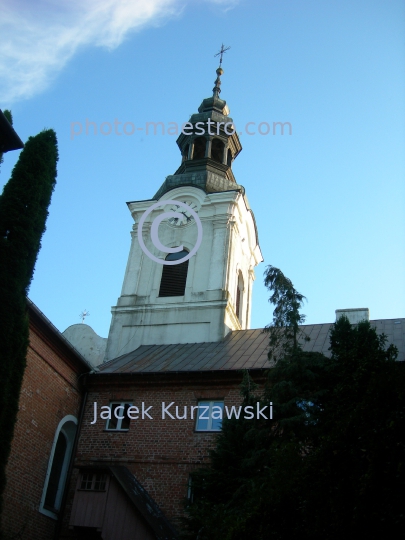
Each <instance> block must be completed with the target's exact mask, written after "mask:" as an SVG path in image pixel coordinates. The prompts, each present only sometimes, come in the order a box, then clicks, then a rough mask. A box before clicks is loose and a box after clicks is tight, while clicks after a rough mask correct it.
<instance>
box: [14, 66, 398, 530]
mask: <svg viewBox="0 0 405 540" xmlns="http://www.w3.org/2000/svg"><path fill="white" fill-rule="evenodd" d="M216 73H217V78H216V80H215V86H214V88H213V95H212V96H211V97H209V98H206V99H204V100H203V101H202V103H201V105H200V106H199V108H198V112H197V113H195V114H193V115H192V116H191V118H190V120H189V126H188V128H189V129H188V131H187V132H183V133H182V134H181V135H180V136H179V138H178V139H177V145H178V147H179V149H180V155H181V158H180V164H179V167H178V169H177V170H176V172H175V173H174V174H173V175H170V176H168V177H167V178H166V179H165V180H164V182H163V183H162V185H161V186H160V187H159V186H156V188H157V191H156V192H155V194H154V195H153V197H152V198H151V199H150V200H143V201H132V202H129V203H127V204H128V208H129V211H130V212H131V215H132V217H133V219H134V224H133V227H132V232H131V235H132V243H131V248H130V252H129V257H128V263H127V267H126V270H125V274H124V280H123V286H122V291H121V295H120V297H119V298H118V301H117V305H116V306H114V307H113V308H112V320H111V327H110V331H109V336H108V339H103V338H100V337H99V336H97V335H96V334H95V332H94V331H93V330H92V329H91V328H90V327H89V326H87V325H85V324H78V325H73V326H71V327H69V328H68V329H67V330H66V331H65V332H64V333H63V335H60V334H59V333H58V332H57V330H56V329H52V328H51V323H50V322H49V321H48V323H49V324H48V326H49V328H51V330H52V331H51V330H49V328H48V334H47V336H48V337H47V339H48V342H49V343H48V345H49V344H51V345H49V346H50V349H51V350H45V349H44V348H43V347H42V345H40V344H38V346H37V349H36V355H33V354H31V356H32V362H34V364H35V363H38V362H39V359H38V358H39V357H41V358H42V357H43V361H44V362H46V363H47V365H48V364H49V362H50V361H48V357H49V356H52V355H54V354H55V351H56V349H57V350H58V351H59V352H60V353H61V354H62V357H61V358H59V359H56V358H54V359H53V360H52V362H53V363H52V365H51V367H50V368H48V367H47V368H46V370H44V371H43V380H42V383H43V386H41V380H40V379H41V378H40V377H39V376H38V374H35V373H33V372H32V370H31V371H27V373H26V378H25V379H24V385H23V390H22V394H21V399H20V403H21V410H20V413H19V419H18V422H19V423H18V425H17V428H16V435H15V442H14V447H13V452H14V453H13V454H12V457H11V459H10V464H9V469H8V475H10V476H9V478H12V481H11V482H10V480H9V488H8V489H9V493H10V496H11V497H13V496H14V493H20V492H21V489H20V491H18V489H19V486H18V479H19V478H21V477H20V476H19V473H18V470H19V469H17V468H16V467H17V464H18V463H19V462H23V461H24V460H25V461H27V459H28V458H27V455H28V448H26V449H25V450H21V449H22V446H21V444H22V443H21V441H22V440H24V436H25V435H24V434H27V435H26V436H28V437H30V439H31V440H32V441H33V444H34V445H38V447H41V448H42V453H40V454H38V461H37V464H38V466H37V467H36V470H35V485H36V486H37V488H36V489H31V490H30V491H27V492H26V494H25V497H26V500H27V505H30V508H31V510H32V511H31V513H30V521H29V523H27V524H26V525H25V529H24V531H26V532H24V535H23V537H24V538H27V539H33V540H37V539H38V540H44V539H47V538H49V539H51V538H55V539H62V538H63V539H67V538H87V539H103V540H133V539H140V540H149V539H150V540H153V539H157V540H174V539H176V538H178V530H179V526H180V521H179V519H180V518H181V516H182V513H183V504H184V501H186V500H187V499H188V498H189V499H190V498H191V497H192V489H191V486H190V483H189V475H190V473H191V472H192V471H193V470H194V469H195V468H198V467H201V466H202V465H208V463H209V450H210V449H211V448H213V446H214V444H215V438H216V435H217V434H218V432H219V431H220V430H221V419H222V418H224V417H229V416H230V415H232V414H234V415H235V416H237V415H238V414H239V415H249V414H252V415H253V416H257V415H261V416H260V417H261V418H268V419H269V420H270V419H271V417H272V415H273V411H272V408H271V404H268V406H266V407H265V408H262V409H260V410H253V411H246V410H241V409H240V403H241V396H240V392H239V385H240V383H241V381H242V374H241V370H245V369H247V370H249V373H250V375H251V377H252V379H253V380H254V381H255V382H257V383H258V384H259V385H261V384H263V383H264V380H265V372H266V370H267V369H268V368H270V367H271V364H270V362H269V360H268V357H267V353H268V335H267V334H266V333H264V332H263V331H262V329H258V330H250V315H251V310H252V287H253V282H254V280H255V267H256V266H257V265H258V264H259V263H260V262H262V261H263V257H262V253H261V250H260V246H259V237H258V231H257V227H256V222H255V218H254V214H253V212H252V209H251V208H250V205H249V202H248V199H247V195H246V191H245V188H244V187H243V186H242V185H240V184H238V183H237V181H236V179H235V177H234V174H233V171H232V166H233V163H234V160H235V159H236V158H237V156H238V155H239V153H240V152H241V150H242V146H241V143H240V140H239V137H238V134H237V133H236V132H235V130H234V129H232V127H233V121H232V118H231V117H230V116H229V108H228V106H227V104H226V102H225V101H224V100H223V99H221V98H220V91H221V90H220V86H221V75H222V73H223V71H222V68H221V67H219V68H218V69H217V72H216ZM151 195H152V193H151ZM196 246H197V247H196ZM341 313H344V314H345V315H347V316H348V317H349V319H350V320H351V322H353V323H355V322H358V320H360V319H364V318H368V310H345V311H344V312H339V313H337V315H339V314H341ZM32 317H37V313H36V311H35V309H34V308H32ZM41 321H42V323H41V324H42V325H45V326H46V324H45V323H46V320H45V318H42V319H41ZM372 323H373V324H374V326H375V327H376V328H377V331H378V332H379V333H382V332H384V333H385V334H386V335H387V336H388V339H389V342H390V343H393V344H395V345H396V346H397V347H398V349H399V352H400V354H399V358H398V359H399V360H405V319H392V320H379V321H372ZM330 327H331V324H329V323H328V324H317V325H306V326H305V332H306V334H307V335H308V336H309V337H310V341H309V342H306V343H304V344H303V347H304V350H307V351H317V352H322V353H324V354H326V355H328V354H329V351H328V348H329V330H330ZM51 334H52V336H53V337H52V338H51V337H50V336H51ZM44 336H45V334H44ZM67 341H68V342H69V343H70V346H68V345H66V342H67ZM35 343H36V337H35V336H34V337H33V338H32V344H33V346H35ZM52 343H53V345H52ZM37 355H38V357H37ZM41 355H42V356H41ZM30 358H31V357H29V358H28V363H29V365H30ZM52 358H53V356H52ZM27 369H28V368H27ZM52 369H56V370H57V371H58V375H57V376H56V375H53V374H52V373H53V371H52ZM30 374H31V375H30ZM27 377H31V379H30V380H28V379H27ZM54 379H55V381H57V383H56V382H53V381H54ZM62 381H65V382H64V383H63V382H62ZM55 385H56V386H55ZM63 385H65V386H63ZM63 388H64V390H63ZM27 395H28V396H30V399H31V401H30V403H31V406H32V404H35V403H37V402H38V403H40V404H41V406H45V405H44V404H46V403H47V400H48V401H49V403H50V404H52V403H53V402H52V400H51V397H50V396H54V395H55V399H56V401H55V403H53V405H52V407H53V408H52V407H51V408H49V414H50V416H51V417H52V418H53V420H52V422H49V421H45V418H44V419H42V418H41V419H40V422H39V424H40V425H37V426H35V424H34V423H33V420H34V418H33V417H32V418H31V417H28V416H27V413H26V411H25V409H24V407H26V405H25V402H26V400H27V397H26V396H27ZM41 400H42V401H41ZM253 416H252V417H253ZM248 418H249V416H248ZM35 421H36V420H35ZM30 422H31V424H30ZM46 422H47V423H46ZM42 423H43V425H42ZM31 425H32V426H34V427H31ZM45 427H46V429H45ZM61 433H62V435H61ZM41 436H42V443H43V444H42V446H41V442H40V441H41ZM17 452H19V454H18V455H17ZM27 463H28V461H27ZM19 467H20V468H21V467H22V465H21V463H20V465H19ZM29 468H33V466H32V465H29ZM26 469H27V466H26V467H25V469H24V470H25V472H24V474H25V475H27V474H28V473H27V470H26ZM10 486H11V487H10ZM10 500H11V499H10ZM15 500H16V499H14V501H15ZM7 508H8V509H7V515H6V518H5V519H6V521H4V523H6V524H7V527H8V529H7V531H6V532H8V533H10V536H11V534H16V533H18V531H19V530H20V529H18V528H16V527H14V524H15V522H13V520H14V515H17V511H16V510H13V508H14V509H15V508H16V507H15V505H13V504H9V506H8V507H7ZM3 519H4V518H3ZM39 524H40V525H39ZM46 527H47V528H46Z"/></svg>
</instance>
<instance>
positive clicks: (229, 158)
mask: <svg viewBox="0 0 405 540" xmlns="http://www.w3.org/2000/svg"><path fill="white" fill-rule="evenodd" d="M226 164H227V165H229V166H231V164H232V152H231V150H230V149H229V150H228V157H227V158H226Z"/></svg>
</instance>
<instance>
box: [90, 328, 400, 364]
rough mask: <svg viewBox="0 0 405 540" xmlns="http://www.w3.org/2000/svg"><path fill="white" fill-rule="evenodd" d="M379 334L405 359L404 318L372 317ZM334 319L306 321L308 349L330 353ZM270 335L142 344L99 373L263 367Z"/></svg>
mask: <svg viewBox="0 0 405 540" xmlns="http://www.w3.org/2000/svg"><path fill="white" fill-rule="evenodd" d="M370 323H371V324H372V325H373V326H374V327H375V328H376V330H377V332H378V333H379V334H382V333H384V334H386V336H387V338H388V341H387V345H389V344H391V343H392V344H394V345H396V347H398V351H399V354H398V360H405V319H381V320H375V321H370ZM331 326H332V323H326V324H306V325H302V326H301V328H302V330H304V331H305V333H306V334H307V335H308V336H309V337H310V339H311V340H310V341H309V342H305V343H303V344H302V345H303V349H304V350H305V351H308V352H310V351H311V352H320V353H323V354H325V355H326V356H330V352H329V350H328V349H329V330H330V328H331ZM268 343H269V336H268V334H267V333H266V332H264V331H263V329H258V330H236V331H234V332H230V333H229V334H228V335H227V336H226V337H225V338H224V339H223V340H222V341H218V342H215V343H184V344H173V345H141V346H140V347H138V348H137V349H136V350H134V351H132V352H130V353H127V354H124V355H122V356H119V357H118V358H115V359H113V360H110V361H109V362H106V363H105V364H102V365H101V366H98V367H99V369H100V373H167V372H198V371H224V370H239V369H263V368H268V367H271V365H272V364H271V363H270V362H269V360H268V358H267V352H268Z"/></svg>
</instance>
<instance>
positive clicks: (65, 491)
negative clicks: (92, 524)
mask: <svg viewBox="0 0 405 540" xmlns="http://www.w3.org/2000/svg"><path fill="white" fill-rule="evenodd" d="M92 373H95V371H93V370H92V371H90V372H89V373H82V375H91V374H92ZM80 377H81V375H79V377H78V379H79V378H80ZM85 386H86V383H85ZM87 395H88V392H87V390H86V391H85V393H84V396H83V399H82V402H81V405H80V413H79V423H78V424H77V430H76V435H75V441H74V443H73V449H72V454H71V456H70V461H69V468H68V471H67V475H66V482H65V487H64V488H63V495H62V501H61V505H60V510H59V513H58V519H57V521H56V527H55V533H54V535H53V540H58V539H59V535H60V532H61V529H62V522H63V514H64V512H65V507H66V502H67V497H68V493H69V487H70V479H71V476H72V471H73V466H74V461H75V457H76V452H77V447H78V445H79V437H80V432H81V428H82V424H83V416H84V409H85V406H86V401H87Z"/></svg>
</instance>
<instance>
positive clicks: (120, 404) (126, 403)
mask: <svg viewBox="0 0 405 540" xmlns="http://www.w3.org/2000/svg"><path fill="white" fill-rule="evenodd" d="M113 405H117V406H118V407H124V411H123V412H121V414H120V417H121V416H123V414H124V415H125V407H126V406H128V409H129V407H132V406H133V403H132V402H131V401H111V402H110V403H109V405H108V406H109V407H110V411H111V416H113V410H112V407H113ZM114 419H115V420H116V421H117V425H116V427H113V428H111V427H109V423H110V422H111V420H112V418H107V420H106V422H105V427H104V431H113V432H114V433H116V432H117V431H118V432H124V433H126V432H127V431H129V426H130V425H131V418H130V417H129V416H128V415H127V419H128V427H127V428H123V427H121V426H122V422H123V420H125V417H124V418H118V417H117V416H116V415H115V413H114Z"/></svg>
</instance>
